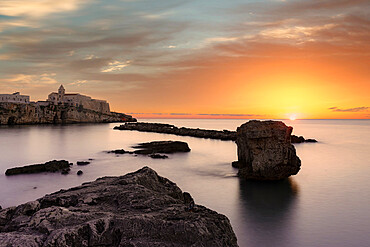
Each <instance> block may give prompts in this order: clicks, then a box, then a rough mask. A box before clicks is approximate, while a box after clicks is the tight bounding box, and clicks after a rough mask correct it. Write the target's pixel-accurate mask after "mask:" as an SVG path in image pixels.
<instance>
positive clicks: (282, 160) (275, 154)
mask: <svg viewBox="0 0 370 247" xmlns="http://www.w3.org/2000/svg"><path fill="white" fill-rule="evenodd" d="M292 130H293V128H292V127H287V126H286V125H285V124H284V123H283V122H281V121H257V120H252V121H249V122H247V123H245V124H243V125H241V126H240V127H238V129H237V139H236V144H237V148H238V162H237V163H235V165H234V166H237V167H238V168H239V172H238V175H239V176H240V177H243V178H246V179H252V180H280V179H284V178H287V177H289V176H291V175H295V174H297V173H298V171H299V170H300V167H301V161H300V159H299V158H298V156H297V155H296V151H295V148H294V146H293V145H292V144H291V142H290V140H291V133H292Z"/></svg>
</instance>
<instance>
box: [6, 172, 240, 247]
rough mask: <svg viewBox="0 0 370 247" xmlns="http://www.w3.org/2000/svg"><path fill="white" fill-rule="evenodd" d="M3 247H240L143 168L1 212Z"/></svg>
mask: <svg viewBox="0 0 370 247" xmlns="http://www.w3.org/2000/svg"><path fill="white" fill-rule="evenodd" d="M0 246H35V247H36V246H60V247H64V246H143V247H144V246H147V247H149V246H164V247H166V246H174V247H176V246H177V247H185V246H203V247H206V246H210V247H211V246H212V247H213V246H219V247H221V246H230V247H232V246H237V242H236V236H235V234H234V232H233V230H232V227H231V225H230V222H229V220H228V219H227V218H226V217H225V216H224V215H221V214H218V213H217V212H215V211H212V210H210V209H207V208H205V207H203V206H200V205H195V204H194V201H193V199H192V197H191V195H190V194H189V193H187V192H182V191H181V189H180V188H179V187H177V186H176V184H175V183H173V182H171V181H170V180H168V179H166V178H163V177H160V176H158V174H157V173H156V172H155V171H154V170H152V169H150V168H148V167H144V168H142V169H140V170H138V171H136V172H134V173H130V174H127V175H125V176H121V177H104V178H100V179H98V180H96V181H94V182H90V183H85V184H83V185H82V186H79V187H75V188H72V189H69V190H61V191H59V192H56V193H53V194H50V195H46V196H44V197H42V198H40V199H38V200H37V201H32V202H28V203H25V204H22V205H19V206H17V207H10V208H6V209H3V210H0Z"/></svg>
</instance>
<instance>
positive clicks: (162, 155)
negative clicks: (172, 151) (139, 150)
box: [149, 154, 168, 159]
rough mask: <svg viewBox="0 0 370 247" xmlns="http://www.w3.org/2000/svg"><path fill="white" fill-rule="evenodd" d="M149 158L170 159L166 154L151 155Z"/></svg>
mask: <svg viewBox="0 0 370 247" xmlns="http://www.w3.org/2000/svg"><path fill="white" fill-rule="evenodd" d="M149 157H150V158H153V159H167V158H168V156H167V155H164V154H150V155H149Z"/></svg>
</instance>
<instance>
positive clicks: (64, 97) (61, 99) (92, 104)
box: [47, 85, 110, 113]
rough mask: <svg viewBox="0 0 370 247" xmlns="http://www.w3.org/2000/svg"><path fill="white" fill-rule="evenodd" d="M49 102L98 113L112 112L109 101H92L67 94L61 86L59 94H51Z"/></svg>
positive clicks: (84, 96)
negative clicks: (80, 107)
mask: <svg viewBox="0 0 370 247" xmlns="http://www.w3.org/2000/svg"><path fill="white" fill-rule="evenodd" d="M47 101H48V102H50V103H51V104H54V105H72V106H76V107H79V106H82V107H83V108H85V109H90V110H93V111H97V112H102V113H109V112H110V109H109V103H108V102H107V101H105V100H97V99H92V98H91V97H89V96H86V95H82V94H79V93H65V89H64V87H63V85H60V87H59V89H58V92H57V93H55V92H53V93H51V94H49V96H48V100H47Z"/></svg>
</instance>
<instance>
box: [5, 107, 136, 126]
mask: <svg viewBox="0 0 370 247" xmlns="http://www.w3.org/2000/svg"><path fill="white" fill-rule="evenodd" d="M135 121H136V119H135V118H133V117H132V116H130V115H126V114H123V113H115V112H110V113H101V112H96V111H92V110H89V109H85V108H83V107H74V106H63V105H49V106H39V105H36V104H15V103H0V125H4V124H9V125H12V124H52V123H54V124H58V123H63V124H68V123H109V122H135Z"/></svg>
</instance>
